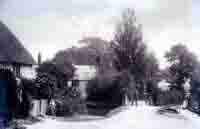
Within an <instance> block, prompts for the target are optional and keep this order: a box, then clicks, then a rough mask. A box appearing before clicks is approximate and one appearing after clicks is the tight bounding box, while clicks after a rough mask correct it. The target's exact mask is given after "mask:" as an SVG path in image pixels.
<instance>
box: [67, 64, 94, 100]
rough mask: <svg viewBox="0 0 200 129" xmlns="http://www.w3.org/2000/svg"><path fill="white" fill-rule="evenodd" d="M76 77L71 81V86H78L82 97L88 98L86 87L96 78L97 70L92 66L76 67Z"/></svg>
mask: <svg viewBox="0 0 200 129" xmlns="http://www.w3.org/2000/svg"><path fill="white" fill-rule="evenodd" d="M75 69H76V70H75V76H74V78H73V79H72V80H70V81H69V86H78V87H79V88H80V91H81V93H82V97H83V98H86V96H87V95H86V91H85V90H86V86H87V83H88V81H89V80H91V79H92V78H94V77H95V76H96V68H95V66H92V65H75Z"/></svg>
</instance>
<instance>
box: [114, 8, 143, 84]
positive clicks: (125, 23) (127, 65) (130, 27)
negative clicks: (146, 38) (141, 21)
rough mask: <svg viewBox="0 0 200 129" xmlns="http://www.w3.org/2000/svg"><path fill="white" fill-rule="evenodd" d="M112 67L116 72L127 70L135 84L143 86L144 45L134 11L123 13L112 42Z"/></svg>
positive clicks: (129, 10) (128, 10)
mask: <svg viewBox="0 0 200 129" xmlns="http://www.w3.org/2000/svg"><path fill="white" fill-rule="evenodd" d="M112 48H113V51H114V54H115V57H114V65H115V67H116V68H117V70H118V71H124V70H128V71H130V72H131V74H132V75H133V76H134V78H135V80H136V82H137V83H140V84H142V85H143V83H144V79H145V75H146V71H145V70H146V69H145V66H146V62H145V60H146V55H147V53H146V45H145V44H144V42H143V36H142V32H141V27H140V25H138V24H137V21H136V16H135V12H134V10H131V9H127V10H125V11H124V12H123V14H122V17H121V19H120V22H119V24H118V25H117V27H116V32H115V37H114V40H113V41H112Z"/></svg>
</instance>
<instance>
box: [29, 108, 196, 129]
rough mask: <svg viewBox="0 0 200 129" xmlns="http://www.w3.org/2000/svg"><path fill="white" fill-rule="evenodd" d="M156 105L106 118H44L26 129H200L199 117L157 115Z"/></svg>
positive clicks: (182, 114) (132, 109)
mask: <svg viewBox="0 0 200 129" xmlns="http://www.w3.org/2000/svg"><path fill="white" fill-rule="evenodd" d="M156 111H157V108H156V107H150V106H141V105H140V106H139V107H128V108H126V109H125V108H124V111H122V112H119V113H117V114H115V115H112V116H110V117H108V118H104V119H98V120H89V121H68V120H65V121H63V120H58V119H57V120H56V119H55V120H53V119H50V118H48V119H45V120H44V121H42V122H40V123H37V124H34V125H29V126H28V129H200V117H198V116H197V115H195V114H193V113H191V112H189V111H186V110H181V113H180V114H167V115H159V114H158V113H157V112H156Z"/></svg>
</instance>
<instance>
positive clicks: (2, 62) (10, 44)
mask: <svg viewBox="0 0 200 129" xmlns="http://www.w3.org/2000/svg"><path fill="white" fill-rule="evenodd" d="M35 65H36V62H35V60H34V59H33V57H32V56H31V54H30V53H29V52H28V51H27V50H26V49H25V47H24V46H23V45H22V44H21V43H20V41H19V40H18V39H17V38H16V37H15V35H14V34H13V33H12V32H11V31H10V30H9V29H8V27H7V26H6V25H5V24H3V23H2V22H0V68H7V69H10V70H11V71H13V73H14V74H15V76H16V77H17V78H21V77H25V78H34V76H35V74H36V72H35V68H34V67H35Z"/></svg>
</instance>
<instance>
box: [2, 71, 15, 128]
mask: <svg viewBox="0 0 200 129" xmlns="http://www.w3.org/2000/svg"><path fill="white" fill-rule="evenodd" d="M16 90H17V83H16V79H15V76H14V74H13V73H12V72H11V71H10V70H8V69H0V129H5V128H6V127H7V126H9V123H10V121H11V120H12V118H13V115H14V113H15V112H16V104H17V92H16Z"/></svg>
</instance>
